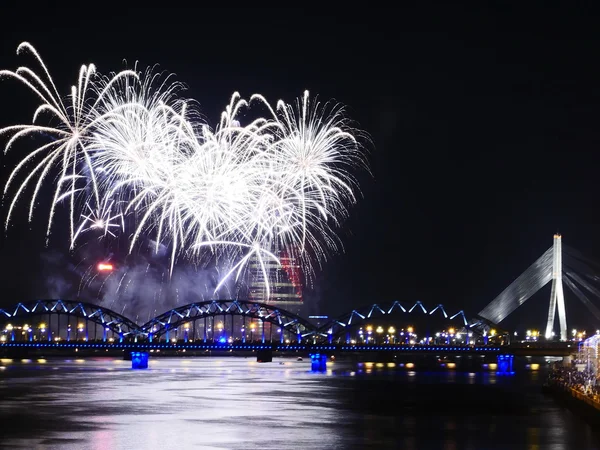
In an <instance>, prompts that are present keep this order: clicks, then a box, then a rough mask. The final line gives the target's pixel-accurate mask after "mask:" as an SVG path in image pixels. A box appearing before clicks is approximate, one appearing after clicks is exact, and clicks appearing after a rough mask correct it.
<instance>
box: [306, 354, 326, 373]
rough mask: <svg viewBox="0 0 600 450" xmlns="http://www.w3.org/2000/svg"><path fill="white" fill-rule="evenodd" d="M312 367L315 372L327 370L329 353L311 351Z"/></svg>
mask: <svg viewBox="0 0 600 450" xmlns="http://www.w3.org/2000/svg"><path fill="white" fill-rule="evenodd" d="M310 362H311V366H310V369H311V370H312V371H313V372H325V371H327V355H324V354H322V353H311V354H310Z"/></svg>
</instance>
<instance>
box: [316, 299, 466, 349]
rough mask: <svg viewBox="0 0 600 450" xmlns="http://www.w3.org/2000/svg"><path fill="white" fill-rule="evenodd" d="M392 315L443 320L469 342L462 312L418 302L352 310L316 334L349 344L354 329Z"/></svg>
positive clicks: (379, 305) (378, 304)
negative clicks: (430, 306) (455, 328)
mask: <svg viewBox="0 0 600 450" xmlns="http://www.w3.org/2000/svg"><path fill="white" fill-rule="evenodd" d="M393 314H400V315H406V316H407V317H419V316H420V317H436V318H443V319H444V320H446V321H447V323H448V325H449V326H452V325H454V326H455V327H457V328H458V327H460V328H461V329H465V331H466V340H467V341H468V340H469V330H470V329H471V327H472V325H471V324H469V321H468V320H467V317H466V315H465V312H464V311H463V310H460V311H458V312H453V313H452V314H450V313H448V312H447V311H446V308H445V307H444V305H442V304H438V305H436V306H434V307H433V308H431V309H429V308H427V307H425V305H424V304H423V303H422V302H420V301H417V302H415V303H414V304H412V305H408V304H402V303H400V302H399V301H394V302H386V303H375V304H371V305H366V306H363V307H361V308H358V309H353V310H351V311H348V312H347V313H345V314H342V315H341V316H339V317H337V318H335V319H333V320H330V321H329V322H327V323H326V324H325V325H323V326H321V327H320V328H319V329H318V330H317V334H318V335H319V336H322V337H326V338H327V339H328V340H329V342H334V341H335V342H346V343H350V341H351V335H352V333H353V331H355V330H356V328H359V327H361V326H362V325H367V324H368V322H369V321H373V320H377V319H379V320H381V319H387V318H388V317H391V316H392V315H393ZM398 331H399V330H398ZM371 333H373V334H374V330H371Z"/></svg>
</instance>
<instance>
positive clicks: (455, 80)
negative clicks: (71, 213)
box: [0, 2, 600, 329]
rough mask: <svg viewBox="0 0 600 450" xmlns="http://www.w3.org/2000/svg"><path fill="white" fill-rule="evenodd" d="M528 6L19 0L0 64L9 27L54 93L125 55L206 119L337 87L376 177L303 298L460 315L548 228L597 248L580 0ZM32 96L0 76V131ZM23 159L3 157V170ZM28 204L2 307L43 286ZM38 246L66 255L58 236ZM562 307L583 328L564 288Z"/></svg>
mask: <svg viewBox="0 0 600 450" xmlns="http://www.w3.org/2000/svg"><path fill="white" fill-rule="evenodd" d="M542 5H543V4H542V3H541V2H540V3H537V4H536V3H535V2H534V3H529V4H528V5H522V4H520V3H516V2H515V3H514V4H513V5H511V4H505V5H499V6H497V7H492V6H489V5H488V6H484V5H477V6H465V5H462V6H461V5H460V4H454V5H447V4H446V3H445V2H427V3H421V4H420V6H418V7H417V6H415V7H400V9H397V10H396V9H394V10H379V11H366V10H362V9H355V10H353V9H350V8H344V10H343V11H342V10H331V11H321V10H320V11H319V15H317V14H315V13H314V11H311V10H309V9H302V8H294V9H292V8H290V9H286V8H283V9H269V10H265V11H261V10H260V9H257V8H248V9H240V10H235V11H229V10H218V9H210V11H209V9H208V8H206V9H200V10H195V11H194V10H179V11H177V12H170V13H169V14H170V17H169V18H165V17H164V14H163V13H161V12H160V11H158V10H153V9H151V8H144V10H138V9H136V10H132V11H122V12H121V11H120V12H119V13H115V12H106V13H103V12H102V11H94V13H93V14H91V15H90V14H82V15H80V16H75V15H73V16H70V14H76V13H72V12H71V13H65V12H63V11H58V10H55V9H54V8H42V9H39V8H37V9H34V10H31V11H28V12H25V11H23V10H18V9H16V8H15V9H14V10H13V11H12V13H11V14H10V15H11V17H12V19H11V21H10V22H8V23H6V24H5V25H4V27H3V29H2V30H0V35H1V37H2V39H1V40H0V42H1V44H0V69H15V68H16V67H18V66H19V65H21V64H24V63H25V62H26V61H27V62H29V61H30V59H27V58H22V57H17V56H16V55H15V50H16V48H17V45H18V44H19V43H20V42H22V41H29V42H31V43H32V44H33V45H34V46H35V47H36V48H37V50H38V51H39V52H40V54H41V56H42V58H43V59H44V61H45V62H46V64H47V65H48V66H49V69H50V71H51V73H52V75H53V77H54V79H55V81H56V82H57V84H58V86H59V90H60V91H61V92H65V93H66V92H67V89H68V87H69V86H70V84H71V83H74V82H75V80H76V77H77V73H78V69H79V66H80V65H81V64H86V63H89V62H94V63H95V64H96V65H97V67H98V69H99V70H100V71H101V72H109V71H115V70H119V69H121V68H123V67H124V66H125V65H124V63H123V60H127V61H128V65H129V66H131V65H132V64H133V62H134V61H136V60H139V61H140V65H141V67H144V66H148V65H153V64H155V63H158V64H160V68H161V69H163V70H166V71H168V72H173V73H175V74H176V75H177V79H178V80H179V81H182V82H184V83H186V84H187V85H188V87H189V91H188V92H187V95H188V96H189V97H191V98H194V99H196V100H198V101H199V102H200V106H201V109H202V110H203V112H204V114H205V115H206V117H207V119H208V120H209V122H211V123H213V124H214V123H215V122H216V121H217V120H218V114H219V112H220V111H221V110H222V108H223V107H224V106H225V105H226V104H227V103H228V101H229V97H230V96H231V94H232V93H233V92H235V91H239V92H240V93H241V94H242V96H244V97H248V96H250V95H251V94H253V93H256V92H258V93H261V94H263V95H265V96H266V97H267V98H269V99H270V100H272V101H275V100H277V99H279V98H282V99H284V100H286V101H288V102H292V101H293V100H294V99H295V98H297V97H299V96H301V95H302V92H303V91H304V90H305V89H308V90H309V91H310V92H311V93H312V94H313V95H318V96H319V98H320V99H322V100H328V99H335V100H336V101H339V102H341V103H342V104H344V105H346V107H347V111H348V116H349V117H350V118H351V119H352V120H354V121H355V122H356V123H357V124H358V126H359V127H360V128H361V129H362V130H364V131H365V132H366V133H368V134H369V135H370V137H371V140H372V144H370V145H368V146H367V149H368V151H369V161H370V166H371V171H372V174H373V176H372V177H371V176H369V175H368V174H365V173H361V174H359V176H360V182H361V189H362V192H363V198H362V199H360V200H359V202H358V204H357V205H356V206H355V207H354V208H352V209H351V213H350V218H349V220H348V221H347V222H346V223H345V224H344V225H343V227H342V229H341V230H340V235H341V236H342V242H343V243H344V246H345V252H344V253H341V254H338V255H333V256H331V257H330V258H329V261H328V262H327V263H326V265H325V267H324V269H323V272H322V273H321V274H320V277H319V282H318V289H317V291H316V292H315V293H314V294H312V300H311V299H309V300H308V301H309V302H315V301H317V300H318V301H319V303H318V307H315V308H314V311H315V312H320V313H324V314H333V315H335V314H338V313H342V312H344V311H347V310H349V309H351V308H354V307H359V306H362V305H365V304H368V303H374V302H379V301H381V302H386V301H393V300H400V301H403V302H406V303H414V301H416V300H421V301H422V302H423V303H425V304H427V305H432V306H434V305H437V304H438V303H443V304H444V305H446V306H448V307H449V309H456V310H459V309H464V310H465V311H468V313H469V315H474V314H476V313H477V312H479V311H480V310H481V309H483V307H484V306H486V305H487V304H488V303H489V302H490V301H491V300H493V299H494V298H495V297H496V295H498V294H499V293H500V292H501V291H502V290H503V289H504V288H505V287H507V286H508V285H509V284H510V283H511V282H512V281H513V280H514V279H515V278H516V277H517V276H518V275H520V274H521V273H522V272H523V271H524V270H525V269H526V268H527V267H528V266H529V265H530V264H532V263H533V262H534V261H535V260H536V259H537V258H538V257H539V256H540V255H541V254H542V253H543V252H544V251H546V250H547V249H548V248H549V247H550V246H551V245H552V237H553V235H554V234H555V233H556V232H559V233H561V234H562V236H563V239H564V242H565V244H566V245H569V246H570V247H573V248H575V249H577V250H579V251H581V252H582V253H583V254H585V255H586V256H587V257H589V258H591V259H593V260H597V261H600V238H599V233H598V232H597V228H598V224H599V214H598V207H597V206H596V202H597V198H598V195H597V194H598V192H599V191H600V183H599V182H598V179H597V176H596V172H597V167H598V165H599V163H600V157H599V156H598V155H599V154H600V153H599V152H598V146H599V144H600V128H598V126H597V124H596V122H597V120H598V115H599V112H600V87H599V86H600V85H599V83H598V80H600V66H599V65H598V63H597V61H596V58H597V55H598V54H599V53H600V35H599V34H598V33H597V31H596V29H595V24H594V17H595V14H594V13H595V11H593V10H592V7H591V6H586V7H583V6H569V7H565V6H563V7H561V8H553V7H548V6H547V5H544V6H542ZM5 11H6V12H7V13H8V11H9V7H8V6H7V7H6V8H5ZM7 17H8V15H7ZM34 100H35V99H34V98H33V96H32V95H31V94H30V93H28V92H27V91H26V89H25V88H24V87H23V86H20V85H18V83H16V82H13V81H8V80H3V81H2V82H1V83H0V105H2V108H1V109H0V127H3V126H8V125H13V124H19V123H27V122H28V121H30V119H31V116H32V114H33V111H34V105H35V102H34ZM3 142H5V141H4V140H3ZM21 149H23V147H22V146H17V147H16V148H15V149H14V150H12V152H13V154H14V155H19V151H20V150H21ZM21 156H22V153H21ZM18 157H19V156H15V157H10V156H9V157H5V158H4V160H3V168H2V170H1V171H0V174H1V175H0V179H1V180H2V184H4V182H5V180H6V177H7V175H8V173H9V170H10V168H11V167H12V166H13V165H14V162H15V161H16V160H17V159H18ZM15 158H17V159H15ZM42 206H43V205H40V207H39V214H37V215H36V216H35V217H34V223H33V225H32V228H33V230H29V229H28V228H30V227H29V225H27V223H26V219H27V212H26V208H24V207H21V208H19V209H18V210H17V213H16V214H17V215H16V217H15V219H16V220H15V222H14V225H13V226H11V227H9V231H8V233H7V234H5V235H4V234H3V236H2V238H1V241H0V249H1V255H2V258H1V263H0V264H1V270H0V282H1V283H2V285H3V288H4V293H3V295H2V296H1V297H0V307H1V306H7V305H12V304H14V303H16V302H18V301H22V300H28V299H33V297H35V296H39V295H41V294H40V291H41V290H43V288H41V287H40V286H41V284H42V282H43V280H42V277H43V271H42V264H43V260H42V257H41V256H40V254H41V252H45V250H43V248H44V247H43V244H44V235H43V230H44V225H45V222H44V219H45V216H44V215H45V211H46V210H45V209H44V208H43V207H42ZM6 208H7V206H6V202H5V203H4V205H3V207H2V211H1V214H2V218H3V220H4V218H5V217H6ZM51 247H52V248H53V249H54V250H57V249H58V250H60V251H61V252H64V253H67V252H68V244H67V243H66V242H62V241H61V240H60V238H57V239H56V240H51ZM546 291H547V292H546ZM548 299H549V287H548V288H546V289H544V290H542V292H540V293H539V294H538V295H536V296H535V297H534V298H532V299H531V300H530V301H529V302H528V303H527V304H526V305H525V306H523V307H522V310H518V311H517V312H516V313H515V315H517V316H519V320H518V322H524V321H525V320H526V318H528V317H531V318H532V319H528V320H531V321H532V322H534V323H529V322H527V323H523V326H527V327H533V326H538V327H540V329H541V328H542V326H543V325H544V320H545V314H546V312H547V307H548ZM594 300H595V301H596V302H597V304H600V299H594ZM567 313H568V320H569V321H571V320H572V321H573V322H576V323H578V324H579V323H581V325H578V326H588V327H590V328H591V327H592V326H593V325H592V323H594V322H593V318H591V317H590V315H589V314H587V313H586V310H585V309H584V307H583V306H582V305H581V303H580V302H579V301H578V300H577V299H576V298H575V297H574V296H573V295H569V294H568V293H567ZM516 325H517V324H515V326H516Z"/></svg>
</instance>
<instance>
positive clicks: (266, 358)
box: [256, 348, 273, 363]
mask: <svg viewBox="0 0 600 450" xmlns="http://www.w3.org/2000/svg"><path fill="white" fill-rule="evenodd" d="M256 362H259V363H263V362H273V349H272V348H268V349H264V350H257V351H256Z"/></svg>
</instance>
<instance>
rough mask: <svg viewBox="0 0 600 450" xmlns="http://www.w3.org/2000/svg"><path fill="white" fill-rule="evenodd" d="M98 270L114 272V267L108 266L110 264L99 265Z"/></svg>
mask: <svg viewBox="0 0 600 450" xmlns="http://www.w3.org/2000/svg"><path fill="white" fill-rule="evenodd" d="M98 270H99V271H100V272H109V271H111V270H113V265H112V264H108V263H99V264H98Z"/></svg>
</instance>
